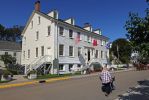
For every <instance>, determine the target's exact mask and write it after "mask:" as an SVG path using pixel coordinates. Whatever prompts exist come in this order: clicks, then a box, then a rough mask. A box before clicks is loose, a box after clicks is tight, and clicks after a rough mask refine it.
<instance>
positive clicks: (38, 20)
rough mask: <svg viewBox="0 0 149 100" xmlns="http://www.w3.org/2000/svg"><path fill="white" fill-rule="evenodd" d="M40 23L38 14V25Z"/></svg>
mask: <svg viewBox="0 0 149 100" xmlns="http://www.w3.org/2000/svg"><path fill="white" fill-rule="evenodd" d="M39 24H40V16H39V17H38V25H39Z"/></svg>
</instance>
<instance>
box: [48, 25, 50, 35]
mask: <svg viewBox="0 0 149 100" xmlns="http://www.w3.org/2000/svg"><path fill="white" fill-rule="evenodd" d="M50 33H51V26H48V35H50Z"/></svg>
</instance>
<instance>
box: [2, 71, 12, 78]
mask: <svg viewBox="0 0 149 100" xmlns="http://www.w3.org/2000/svg"><path fill="white" fill-rule="evenodd" d="M3 75H4V77H5V78H7V77H8V75H12V73H11V72H10V71H8V70H3Z"/></svg>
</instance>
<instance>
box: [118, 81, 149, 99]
mask: <svg viewBox="0 0 149 100" xmlns="http://www.w3.org/2000/svg"><path fill="white" fill-rule="evenodd" d="M118 98H119V99H118V100H149V80H143V81H138V86H137V87H132V88H130V90H129V91H127V93H125V94H123V95H119V96H118Z"/></svg>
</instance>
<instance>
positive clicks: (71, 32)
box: [69, 30, 73, 39]
mask: <svg viewBox="0 0 149 100" xmlns="http://www.w3.org/2000/svg"><path fill="white" fill-rule="evenodd" d="M69 38H70V39H73V30H69Z"/></svg>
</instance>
